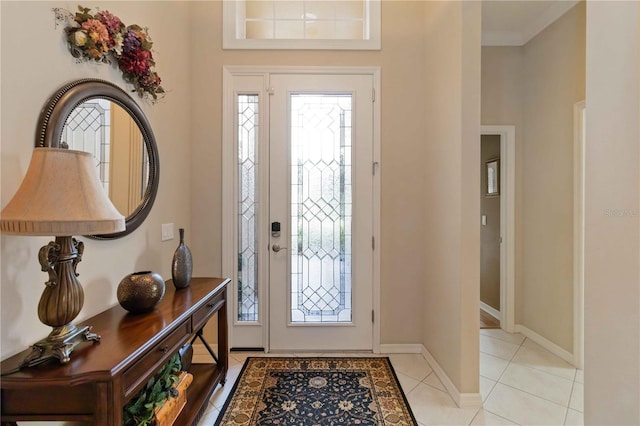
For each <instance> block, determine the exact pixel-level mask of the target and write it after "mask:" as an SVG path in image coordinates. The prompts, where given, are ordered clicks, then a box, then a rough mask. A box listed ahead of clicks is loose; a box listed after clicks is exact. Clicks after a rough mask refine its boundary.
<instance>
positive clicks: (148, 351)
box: [0, 278, 229, 426]
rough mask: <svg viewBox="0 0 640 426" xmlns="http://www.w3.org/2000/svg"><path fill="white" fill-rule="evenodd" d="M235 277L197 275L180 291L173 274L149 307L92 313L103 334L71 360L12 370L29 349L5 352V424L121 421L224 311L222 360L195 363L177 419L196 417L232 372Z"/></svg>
mask: <svg viewBox="0 0 640 426" xmlns="http://www.w3.org/2000/svg"><path fill="white" fill-rule="evenodd" d="M228 283H229V280H228V279H221V278H193V279H192V281H191V285H190V286H189V287H187V288H186V289H182V290H177V291H176V290H175V287H174V286H173V283H172V282H171V281H167V290H166V294H165V296H164V298H163V299H162V301H160V303H159V304H158V305H157V306H156V308H155V310H154V311H152V312H150V313H147V314H141V315H132V314H129V313H127V311H125V310H124V309H123V308H122V307H120V306H119V305H117V306H115V307H113V308H111V309H108V310H106V311H104V312H102V313H100V314H98V315H96V316H94V317H92V318H88V319H87V320H86V321H83V322H82V323H81V324H87V325H91V326H92V327H93V329H92V332H94V333H96V334H98V335H100V336H101V341H100V343H94V344H92V343H83V344H81V345H79V346H77V347H76V348H75V350H74V351H73V352H72V353H71V361H70V362H69V363H68V364H60V363H58V362H57V361H51V362H47V363H45V364H41V365H38V366H34V367H30V368H25V369H22V370H19V371H17V372H15V373H10V372H11V371H12V370H14V369H16V368H17V367H18V365H19V364H20V363H21V361H22V360H23V359H24V357H25V356H26V355H27V354H28V353H29V352H30V350H25V351H24V352H22V353H19V354H17V355H15V356H13V357H11V358H8V359H6V360H5V361H3V362H2V366H1V369H2V374H3V377H2V378H1V379H0V380H1V388H2V400H1V404H2V424H3V425H7V424H15V422H16V421H46V420H75V421H84V422H88V423H89V424H92V425H118V426H119V425H121V424H122V407H123V406H124V405H125V404H126V403H127V402H128V401H129V400H130V399H131V398H133V397H134V396H135V395H136V394H137V393H138V391H139V390H140V389H141V388H142V387H143V386H144V385H145V383H146V382H147V381H148V380H149V379H150V378H151V377H152V376H153V374H154V373H155V372H156V371H158V370H159V369H160V368H161V367H162V366H163V365H164V364H165V363H166V362H167V361H168V360H169V358H171V356H173V354H175V353H176V352H177V351H178V349H180V348H181V347H182V346H183V345H184V343H186V342H187V341H190V340H193V339H194V338H195V336H197V335H199V336H200V337H202V335H201V333H202V328H203V327H204V325H205V324H206V323H207V321H208V320H209V319H210V318H211V317H212V316H213V315H214V314H215V313H218V356H217V362H216V363H215V364H192V365H191V368H190V369H189V372H191V373H192V374H193V382H192V384H191V386H190V387H189V388H188V390H187V405H186V406H185V408H184V409H183V410H182V412H181V414H180V417H178V419H177V420H176V422H175V424H176V425H191V424H196V423H197V421H198V420H199V418H200V416H201V415H202V414H203V412H204V410H205V409H206V407H207V401H208V400H209V397H210V396H211V394H212V393H213V390H214V389H215V387H216V386H217V384H218V383H222V384H224V382H225V379H226V375H227V369H228V360H227V352H228V342H227V295H226V288H227V284H228ZM204 343H205V344H206V342H204ZM5 374H7V375H5Z"/></svg>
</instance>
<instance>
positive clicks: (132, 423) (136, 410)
mask: <svg viewBox="0 0 640 426" xmlns="http://www.w3.org/2000/svg"><path fill="white" fill-rule="evenodd" d="M181 369H182V365H181V363H180V354H175V355H174V356H173V357H171V359H170V360H169V362H167V363H166V364H165V365H164V367H162V368H161V369H160V371H158V372H157V373H156V374H155V375H154V376H153V377H152V378H151V379H149V381H148V382H147V384H146V385H145V386H144V387H143V388H142V389H141V390H140V392H139V393H138V395H136V396H135V397H134V398H133V399H132V400H131V401H129V403H128V404H127V405H126V406H125V407H124V410H123V413H122V424H123V425H125V426H148V425H151V424H152V422H153V413H154V410H155V409H156V408H157V407H161V406H162V405H164V403H165V401H166V400H167V399H169V397H175V396H176V395H175V394H174V392H173V391H174V389H173V387H174V386H175V385H176V384H177V383H178V375H179V374H180V371H181Z"/></svg>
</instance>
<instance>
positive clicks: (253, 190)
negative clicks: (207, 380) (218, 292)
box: [237, 95, 259, 322]
mask: <svg viewBox="0 0 640 426" xmlns="http://www.w3.org/2000/svg"><path fill="white" fill-rule="evenodd" d="M237 104H238V129H237V130H238V225H239V226H238V318H237V320H238V321H239V322H255V321H258V313H259V312H258V232H257V231H258V228H257V226H258V222H257V213H258V186H257V183H258V175H257V173H258V161H257V159H258V157H257V155H258V95H238V98H237Z"/></svg>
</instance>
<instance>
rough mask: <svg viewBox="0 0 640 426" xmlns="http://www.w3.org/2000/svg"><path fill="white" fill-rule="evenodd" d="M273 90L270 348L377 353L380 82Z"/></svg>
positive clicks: (277, 83) (330, 78)
mask: <svg viewBox="0 0 640 426" xmlns="http://www.w3.org/2000/svg"><path fill="white" fill-rule="evenodd" d="M269 87H270V96H269V115H270V118H269V158H270V160H269V186H268V187H269V222H270V229H269V231H268V232H269V233H270V234H269V236H268V239H269V249H270V250H269V253H270V254H269V347H270V349H271V350H273V351H326V350H371V349H372V346H373V318H372V281H373V247H372V236H373V214H372V206H373V170H372V168H373V78H372V76H370V75H310V74H304V75H299V74H296V75H284V74H283V75H271V76H270V81H269Z"/></svg>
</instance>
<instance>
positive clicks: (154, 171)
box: [36, 79, 160, 240]
mask: <svg viewBox="0 0 640 426" xmlns="http://www.w3.org/2000/svg"><path fill="white" fill-rule="evenodd" d="M95 98H102V99H107V100H109V101H111V102H115V103H116V104H118V105H119V106H120V107H122V108H123V109H124V110H125V111H126V112H127V113H128V114H129V115H130V116H131V118H132V119H133V120H134V121H135V123H136V124H137V125H138V128H139V129H140V132H141V133H142V137H143V140H144V144H145V147H146V149H147V154H148V157H149V179H148V183H147V187H146V189H145V191H144V195H143V197H142V200H141V202H140V205H139V206H138V207H137V208H136V209H135V210H134V211H133V213H131V214H130V215H129V216H127V217H126V218H125V230H124V231H122V232H118V233H116V234H108V235H87V237H89V238H93V239H98V240H112V239H116V238H121V237H124V236H125V235H129V234H130V233H131V232H133V231H134V230H135V229H136V228H138V227H139V226H140V225H141V224H142V222H144V220H145V219H146V217H147V215H148V214H149V211H151V207H152V206H153V202H154V201H155V198H156V194H157V192H158V181H159V178H160V160H159V158H158V147H157V145H156V139H155V136H154V135H153V131H152V130H151V125H150V124H149V121H148V120H147V117H146V116H145V114H144V112H143V111H142V109H140V107H139V106H138V104H137V103H136V102H135V101H134V100H133V98H131V96H129V95H128V94H127V93H126V92H125V91H124V90H122V89H121V88H120V87H118V86H116V85H115V84H113V83H110V82H108V81H104V80H98V79H82V80H76V81H73V82H71V83H69V84H67V85H65V86H63V87H62V88H60V89H59V90H58V91H57V92H56V94H54V95H53V96H52V97H51V98H50V99H49V100H48V101H47V104H46V105H45V107H44V108H43V110H42V111H41V113H40V118H39V119H38V130H37V134H36V147H51V148H58V147H60V139H61V137H62V130H63V128H64V124H65V122H66V121H67V118H68V117H69V114H71V112H72V111H73V110H74V109H75V108H76V107H77V106H78V105H80V104H82V103H83V102H85V101H87V100H89V99H95Z"/></svg>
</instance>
